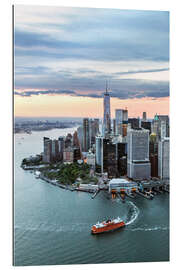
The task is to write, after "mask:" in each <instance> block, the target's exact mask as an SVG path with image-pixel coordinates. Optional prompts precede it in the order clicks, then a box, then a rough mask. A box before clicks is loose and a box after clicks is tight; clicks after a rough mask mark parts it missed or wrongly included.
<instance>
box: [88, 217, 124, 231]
mask: <svg viewBox="0 0 180 270" xmlns="http://www.w3.org/2000/svg"><path fill="white" fill-rule="evenodd" d="M125 225H126V224H125V222H124V221H123V220H122V219H120V218H119V217H118V218H116V219H113V220H111V219H108V220H107V221H103V222H101V223H99V222H98V223H97V224H95V225H93V226H92V228H91V233H92V234H99V233H103V232H109V231H113V230H116V229H119V228H122V227H124V226H125Z"/></svg>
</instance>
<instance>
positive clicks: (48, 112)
mask: <svg viewBox="0 0 180 270" xmlns="http://www.w3.org/2000/svg"><path fill="white" fill-rule="evenodd" d="M125 108H127V109H128V115H129V117H138V116H140V117H141V116H142V112H144V111H146V112H147V116H148V117H149V118H153V117H154V115H155V114H156V113H157V114H167V115H168V114H169V97H165V98H159V99H152V98H142V99H137V98H134V99H124V100H120V99H118V98H112V97H111V117H113V118H114V117H115V109H125ZM15 116H21V117H45V116H48V117H90V118H96V117H99V118H101V117H103V99H102V98H89V97H74V96H61V95H59V96H55V95H51V96H40V95H39V96H33V97H19V96H15Z"/></svg>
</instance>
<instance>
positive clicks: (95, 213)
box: [14, 129, 169, 265]
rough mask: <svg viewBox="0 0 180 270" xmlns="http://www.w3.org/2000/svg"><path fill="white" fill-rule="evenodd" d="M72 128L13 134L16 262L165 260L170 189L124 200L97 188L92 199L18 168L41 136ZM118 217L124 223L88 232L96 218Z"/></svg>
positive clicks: (37, 150) (34, 151) (39, 149)
mask: <svg viewBox="0 0 180 270" xmlns="http://www.w3.org/2000/svg"><path fill="white" fill-rule="evenodd" d="M73 130H74V129H64V130H59V129H58V130H57V129H56V130H50V131H43V132H33V133H32V134H31V135H29V134H23V135H22V134H16V135H15V160H14V162H15V179H14V182H15V186H14V191H15V196H14V198H15V205H14V207H15V228H14V232H15V241H14V246H15V250H14V251H15V252H14V255H15V260H14V263H15V265H48V264H49V265H52V264H80V263H109V262H116V263H118V262H139V261H168V260H169V195H168V194H162V195H157V196H156V197H155V198H154V199H153V200H152V201H149V200H146V199H144V198H141V197H137V198H136V199H127V200H126V203H124V204H123V203H122V202H121V200H118V199H116V200H114V201H112V200H111V199H109V200H108V199H107V197H106V195H105V194H104V193H103V192H100V193H99V194H98V196H96V198H95V199H94V200H92V199H91V195H90V194H87V193H82V192H70V191H67V190H63V189H60V188H57V187H55V186H53V185H50V184H48V183H46V182H44V181H42V180H40V179H36V178H35V176H34V174H31V173H30V172H28V171H23V170H22V169H21V168H20V164H21V160H22V158H24V157H28V156H29V155H32V154H37V153H41V152H42V150H43V148H42V146H43V137H44V136H47V137H50V138H58V137H59V136H62V135H66V134H67V133H69V132H72V131H73ZM22 137H23V138H24V139H22ZM118 216H119V217H121V218H122V219H123V220H125V222H126V224H127V226H126V227H124V228H122V229H120V230H117V231H115V232H111V233H106V234H102V235H91V233H90V230H91V226H92V225H93V224H95V223H96V222H97V221H102V220H105V219H106V218H115V217H118ZM144 243H147V244H146V245H145V244H144Z"/></svg>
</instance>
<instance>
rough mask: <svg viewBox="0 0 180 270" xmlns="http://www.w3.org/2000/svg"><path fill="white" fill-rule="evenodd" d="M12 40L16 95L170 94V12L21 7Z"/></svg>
mask: <svg viewBox="0 0 180 270" xmlns="http://www.w3.org/2000/svg"><path fill="white" fill-rule="evenodd" d="M14 42H15V54H14V56H15V88H16V89H19V90H18V91H16V92H15V94H16V95H20V96H23V97H30V96H33V95H59V94H67V95H68V94H69V95H73V96H85V97H86V96H88V97H92V98H101V97H102V95H103V91H104V88H105V81H106V79H107V78H108V79H109V80H110V82H111V95H112V97H117V98H120V99H126V98H135V97H138V98H141V97H154V98H158V97H163V96H169V83H168V81H162V82H161V81H158V82H157V81H156V80H155V79H154V78H155V76H154V78H153V74H155V73H156V74H157V72H159V73H160V72H161V74H162V72H164V71H168V70H169V68H168V61H169V12H166V11H134V10H118V9H88V8H61V7H33V6H31V7H30V6H19V7H16V8H15V32H14ZM148 73H149V74H150V76H151V77H152V80H151V81H150V80H142V79H141V80H140V79H132V78H133V74H143V76H142V78H144V77H145V74H148ZM124 75H125V76H126V78H127V77H128V78H127V79H123V76H124ZM131 75H132V76H131ZM125 76H124V78H125ZM165 79H166V78H165ZM21 89H39V90H31V91H30V90H26V91H25V90H21ZM41 89H44V90H41ZM64 89H65V90H64ZM63 91H64V92H63Z"/></svg>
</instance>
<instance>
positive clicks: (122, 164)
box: [116, 143, 127, 176]
mask: <svg viewBox="0 0 180 270" xmlns="http://www.w3.org/2000/svg"><path fill="white" fill-rule="evenodd" d="M116 159H117V170H118V176H123V175H126V174H127V143H117V144H116Z"/></svg>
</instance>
